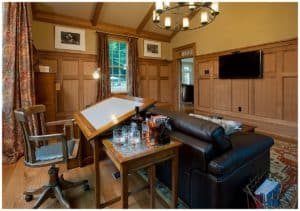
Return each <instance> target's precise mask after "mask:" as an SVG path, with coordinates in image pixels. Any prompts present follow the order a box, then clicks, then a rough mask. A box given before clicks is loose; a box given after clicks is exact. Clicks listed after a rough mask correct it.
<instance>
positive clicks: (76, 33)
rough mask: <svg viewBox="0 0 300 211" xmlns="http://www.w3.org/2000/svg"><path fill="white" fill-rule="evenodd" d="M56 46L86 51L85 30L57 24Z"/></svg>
mask: <svg viewBox="0 0 300 211" xmlns="http://www.w3.org/2000/svg"><path fill="white" fill-rule="evenodd" d="M55 48H58V49H68V50H77V51H85V30H84V29H76V28H70V27H63V26H55Z"/></svg>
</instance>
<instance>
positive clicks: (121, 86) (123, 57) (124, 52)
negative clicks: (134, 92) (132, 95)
mask: <svg viewBox="0 0 300 211" xmlns="http://www.w3.org/2000/svg"><path fill="white" fill-rule="evenodd" d="M108 46H109V70H110V83H111V92H112V93H122V92H123V93H125V92H128V82H127V81H128V71H127V69H128V44H127V42H126V41H121V40H113V39H110V40H108Z"/></svg>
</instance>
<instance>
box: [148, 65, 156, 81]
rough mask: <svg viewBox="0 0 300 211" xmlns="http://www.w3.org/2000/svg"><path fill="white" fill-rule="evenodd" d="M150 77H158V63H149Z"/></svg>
mask: <svg viewBox="0 0 300 211" xmlns="http://www.w3.org/2000/svg"><path fill="white" fill-rule="evenodd" d="M147 72H148V79H158V65H148V69H147Z"/></svg>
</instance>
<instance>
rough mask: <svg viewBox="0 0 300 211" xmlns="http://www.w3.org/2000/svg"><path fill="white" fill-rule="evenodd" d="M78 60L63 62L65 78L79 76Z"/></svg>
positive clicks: (62, 67)
mask: <svg viewBox="0 0 300 211" xmlns="http://www.w3.org/2000/svg"><path fill="white" fill-rule="evenodd" d="M78 64H79V61H78V60H63V61H62V62H61V70H62V75H63V76H64V77H65V76H78V69H79V68H78Z"/></svg>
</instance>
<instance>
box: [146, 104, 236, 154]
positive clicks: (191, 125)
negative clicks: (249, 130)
mask: <svg viewBox="0 0 300 211" xmlns="http://www.w3.org/2000/svg"><path fill="white" fill-rule="evenodd" d="M150 112H151V113H154V114H162V115H165V116H168V117H169V118H170V119H171V124H172V127H173V129H174V130H176V131H180V132H182V133H185V134H187V135H189V136H193V137H195V138H198V139H199V140H201V141H205V142H207V143H210V144H212V145H213V147H215V149H216V150H217V151H218V152H219V153H223V152H225V151H227V150H229V149H230V148H231V142H230V139H227V138H226V137H225V133H224V129H223V128H222V127H221V126H220V125H218V124H215V123H213V122H210V121H207V120H203V119H197V118H194V117H190V116H189V115H187V114H185V113H179V112H170V111H165V110H163V109H156V108H152V109H151V110H150Z"/></svg>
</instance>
